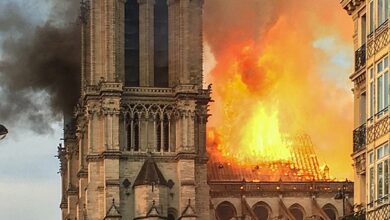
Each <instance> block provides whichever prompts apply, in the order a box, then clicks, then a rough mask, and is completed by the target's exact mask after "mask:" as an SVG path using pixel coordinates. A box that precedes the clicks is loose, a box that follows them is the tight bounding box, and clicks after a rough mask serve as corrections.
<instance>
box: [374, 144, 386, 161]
mask: <svg viewBox="0 0 390 220" xmlns="http://www.w3.org/2000/svg"><path fill="white" fill-rule="evenodd" d="M383 156H384V154H383V147H380V148H378V149H377V150H376V158H377V159H378V160H380V159H382V158H383Z"/></svg>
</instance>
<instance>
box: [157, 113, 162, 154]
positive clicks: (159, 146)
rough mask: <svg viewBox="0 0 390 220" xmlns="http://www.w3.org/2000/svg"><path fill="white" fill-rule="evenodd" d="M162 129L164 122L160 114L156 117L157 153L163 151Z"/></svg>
mask: <svg viewBox="0 0 390 220" xmlns="http://www.w3.org/2000/svg"><path fill="white" fill-rule="evenodd" d="M161 128H162V120H161V118H160V115H159V114H158V115H157V117H156V151H157V152H160V151H161Z"/></svg>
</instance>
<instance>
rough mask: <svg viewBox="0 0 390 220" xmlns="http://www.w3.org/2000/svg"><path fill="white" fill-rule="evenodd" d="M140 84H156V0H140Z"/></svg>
mask: <svg viewBox="0 0 390 220" xmlns="http://www.w3.org/2000/svg"><path fill="white" fill-rule="evenodd" d="M138 3H139V16H140V19H139V34H140V37H139V44H140V86H153V84H154V0H138Z"/></svg>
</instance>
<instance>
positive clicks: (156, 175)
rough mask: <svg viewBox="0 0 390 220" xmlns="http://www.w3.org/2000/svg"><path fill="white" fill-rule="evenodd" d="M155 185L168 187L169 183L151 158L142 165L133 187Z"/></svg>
mask: <svg viewBox="0 0 390 220" xmlns="http://www.w3.org/2000/svg"><path fill="white" fill-rule="evenodd" d="M153 184H156V185H163V186H167V181H166V180H165V178H164V176H163V174H162V173H161V171H160V169H159V168H158V166H157V164H156V163H155V162H154V160H153V159H152V158H151V157H150V158H148V159H146V161H145V163H144V164H143V165H142V168H141V170H140V171H139V173H138V176H137V178H136V179H135V181H134V185H133V187H135V186H140V185H153Z"/></svg>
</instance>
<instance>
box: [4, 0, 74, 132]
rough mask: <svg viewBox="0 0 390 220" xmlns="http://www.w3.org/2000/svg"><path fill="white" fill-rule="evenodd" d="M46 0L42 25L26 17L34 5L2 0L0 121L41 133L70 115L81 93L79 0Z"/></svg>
mask: <svg viewBox="0 0 390 220" xmlns="http://www.w3.org/2000/svg"><path fill="white" fill-rule="evenodd" d="M41 2H42V1H41ZM45 3H46V4H48V5H50V7H49V8H50V11H49V12H48V17H47V19H45V20H43V21H42V22H41V23H38V24H36V23H34V21H33V19H31V18H29V17H28V16H26V15H27V14H33V13H31V12H28V10H29V9H31V8H29V7H23V5H18V4H17V3H15V2H14V1H11V0H10V1H8V2H4V3H0V121H1V122H2V123H4V124H7V125H11V126H12V125H15V124H18V123H19V124H21V123H22V125H23V126H25V127H27V128H30V129H32V130H33V131H35V132H37V133H45V132H48V131H50V130H51V127H50V124H51V123H52V122H55V121H59V120H61V119H62V116H63V114H65V115H71V114H72V111H73V106H74V105H75V103H76V102H77V100H78V96H79V91H80V89H79V87H80V80H79V76H80V74H79V73H80V48H81V47H80V25H79V22H78V21H77V15H78V11H79V10H78V7H79V1H77V0H72V1H63V0H47V1H46V2H45ZM31 10H32V9H31ZM43 106H49V109H44V108H43Z"/></svg>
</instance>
